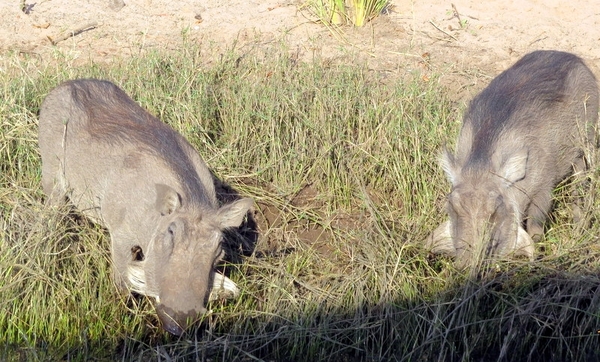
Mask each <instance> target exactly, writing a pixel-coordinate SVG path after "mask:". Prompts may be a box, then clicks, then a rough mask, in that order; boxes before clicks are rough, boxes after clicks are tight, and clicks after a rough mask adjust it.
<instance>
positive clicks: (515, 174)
mask: <svg viewBox="0 0 600 362" xmlns="http://www.w3.org/2000/svg"><path fill="white" fill-rule="evenodd" d="M528 158H529V149H527V148H522V149H520V150H519V151H518V152H515V153H513V154H512V155H511V156H510V157H509V158H507V159H506V160H505V161H504V162H503V163H502V166H501V167H500V172H499V175H500V176H501V177H502V178H504V180H505V181H506V182H507V183H508V185H507V186H512V184H514V183H515V182H517V181H519V180H522V179H524V178H525V175H526V174H527V159H528Z"/></svg>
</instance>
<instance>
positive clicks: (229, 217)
mask: <svg viewBox="0 0 600 362" xmlns="http://www.w3.org/2000/svg"><path fill="white" fill-rule="evenodd" d="M252 205H254V200H252V199H251V198H243V199H240V200H236V201H234V202H232V203H230V204H227V205H223V206H222V207H221V208H220V209H219V211H218V212H217V217H218V220H219V221H220V224H221V228H222V229H226V228H233V227H238V226H240V224H241V223H242V221H244V217H245V216H246V213H247V212H248V210H250V208H251V207H252Z"/></svg>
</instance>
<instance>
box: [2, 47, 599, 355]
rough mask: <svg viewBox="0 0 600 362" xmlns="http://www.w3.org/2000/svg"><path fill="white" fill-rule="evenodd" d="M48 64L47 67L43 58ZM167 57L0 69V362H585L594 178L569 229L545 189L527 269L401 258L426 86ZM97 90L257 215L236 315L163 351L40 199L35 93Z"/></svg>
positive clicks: (164, 338)
mask: <svg viewBox="0 0 600 362" xmlns="http://www.w3.org/2000/svg"><path fill="white" fill-rule="evenodd" d="M56 56H57V58H60V57H61V56H62V55H61V54H58V53H57V54H56ZM211 56H212V54H204V53H203V50H200V49H197V48H194V47H187V48H185V49H183V50H181V51H178V52H170V53H156V54H150V55H147V56H143V57H140V58H133V59H125V60H123V61H122V62H121V63H117V64H113V65H110V66H108V65H98V64H87V65H83V66H74V65H71V63H70V60H69V59H61V61H60V62H57V64H60V65H55V66H46V65H44V64H46V63H42V62H39V61H36V60H33V59H23V58H20V57H18V56H16V55H15V56H11V55H5V56H3V57H2V58H0V62H2V63H1V64H0V65H1V68H2V69H3V70H4V71H3V72H2V73H0V84H2V86H1V87H0V92H1V94H0V120H1V122H2V123H1V128H0V171H1V174H0V216H1V219H0V274H1V277H0V296H2V298H1V300H0V341H2V342H0V359H7V360H58V359H66V360H89V359H121V360H147V359H151V360H207V361H215V360H242V361H250V360H266V361H275V360H286V361H327V360H331V361H340V360H341V361H390V360H401V361H421V360H438V361H482V360H486V361H487V360H506V361H512V360H535V361H538V360H544V361H564V360H570V361H589V360H595V359H598V358H599V357H600V356H599V354H600V352H599V350H598V348H597V342H598V335H597V330H598V328H599V327H600V323H599V322H600V320H599V318H598V311H599V310H600V301H599V300H598V298H599V297H597V295H599V294H598V293H597V291H596V288H597V286H598V285H599V284H600V280H599V278H598V276H597V275H598V267H599V260H600V258H599V256H600V248H599V247H598V243H597V236H596V235H597V234H598V229H599V226H598V222H597V220H598V217H597V215H598V211H597V210H599V208H598V197H597V190H599V189H600V188H599V187H598V186H600V185H598V180H599V177H598V171H597V170H593V171H592V172H591V173H590V179H591V184H592V186H591V191H589V192H588V193H587V194H586V197H587V198H586V202H587V205H586V209H587V215H588V225H585V227H575V226H573V225H570V216H569V208H568V203H569V201H568V194H567V193H566V192H564V191H563V190H561V188H559V190H557V200H558V201H557V203H556V207H555V212H554V213H553V219H552V220H551V223H550V224H549V225H548V230H547V234H546V238H545V240H544V241H543V242H542V243H540V244H539V245H538V250H537V252H538V255H539V256H540V257H539V258H538V259H539V260H537V261H536V262H534V263H525V262H522V261H514V262H506V263H495V264H494V265H492V266H491V267H490V268H488V269H485V270H483V271H482V269H479V270H474V271H471V272H470V273H461V272H457V271H455V270H454V269H453V267H452V264H451V262H450V261H449V260H447V259H444V258H432V257H431V256H429V255H428V254H427V253H426V252H425V251H424V250H422V249H421V247H420V245H421V244H420V243H421V241H422V240H423V239H424V238H425V236H426V235H427V234H428V233H429V232H430V231H431V230H433V228H434V227H435V226H436V225H437V224H438V223H439V222H441V221H442V220H443V217H444V215H443V212H442V205H443V197H444V194H445V192H446V191H447V187H448V186H447V183H446V181H445V179H444V176H443V174H442V172H441V171H440V170H439V167H438V166H437V164H436V159H437V155H438V152H439V150H440V148H441V147H442V145H443V144H445V143H446V142H447V141H449V140H450V141H451V140H453V139H454V135H456V133H457V131H458V127H459V125H460V123H459V114H458V112H457V111H456V107H455V106H454V105H452V104H450V103H449V102H448V101H446V97H445V94H444V90H443V89H441V88H440V87H439V86H437V84H436V81H435V79H432V80H430V81H429V82H422V81H421V80H401V79H400V80H394V81H391V80H389V79H388V80H384V79H383V78H382V77H380V76H379V75H378V74H377V73H373V72H370V71H368V70H367V69H365V68H362V67H360V66H355V65H354V66H341V65H340V66H332V65H329V66H326V65H324V63H321V62H319V61H315V62H314V63H311V64H302V63H296V62H294V61H293V60H291V59H290V58H289V57H288V56H287V55H286V52H285V51H282V50H281V49H277V50H276V51H272V52H268V53H258V52H256V53H251V54H245V55H244V57H240V54H236V53H233V52H232V53H231V54H227V55H226V56H223V57H222V58H221V60H220V61H218V62H215V63H214V64H211V65H207V63H205V62H204V61H203V59H215V58H211ZM76 77H98V78H105V79H109V80H113V81H115V82H116V83H117V84H119V85H120V86H122V87H123V88H124V89H125V90H126V91H127V92H128V93H129V94H131V95H132V97H133V98H134V99H135V100H137V101H138V102H139V103H140V104H141V105H142V106H144V107H145V108H147V109H149V110H150V111H151V112H152V113H154V114H156V115H157V116H159V117H160V118H161V119H163V120H164V121H166V122H168V123H170V124H171V125H172V126H173V127H175V128H176V129H177V130H179V131H180V132H181V133H183V134H184V135H185V136H186V137H187V139H189V140H190V141H191V142H192V143H193V144H194V146H195V147H196V148H197V149H198V150H199V152H200V153H201V154H202V156H203V157H204V158H205V159H206V160H207V163H208V164H209V165H210V166H211V167H212V168H213V170H214V171H215V173H216V174H217V175H218V176H219V177H220V178H222V179H223V180H225V181H226V182H227V183H228V184H230V185H231V186H232V187H234V188H235V189H236V190H237V191H238V192H240V193H241V194H243V195H249V196H252V197H254V198H255V199H256V200H257V214H256V219H257V221H258V224H259V227H260V237H259V239H258V242H257V243H256V245H253V246H252V248H251V250H246V251H247V254H248V255H246V256H243V255H242V256H240V255H238V257H237V259H236V260H237V262H236V263H233V264H230V265H228V266H227V268H228V269H229V270H230V271H231V274H230V275H231V277H232V278H233V279H234V280H235V281H236V282H237V283H238V284H239V286H240V287H241V289H242V295H241V297H240V298H239V299H237V300H235V301H232V302H228V303H221V302H215V303H213V304H212V305H211V309H212V311H211V313H209V314H208V315H206V316H205V317H204V318H203V319H202V320H201V321H198V323H196V324H195V326H194V328H193V329H192V330H191V331H190V333H189V334H188V335H187V336H186V337H185V338H182V339H177V338H174V337H172V336H170V335H168V334H166V333H165V332H163V331H162V330H160V329H159V328H158V327H157V326H158V321H157V320H156V318H155V317H154V313H153V311H152V307H151V305H150V303H149V302H148V301H147V300H145V299H144V298H139V297H136V298H132V297H126V296H120V295H119V294H118V293H117V291H116V289H115V287H114V286H113V285H112V282H111V275H110V256H109V254H108V252H107V250H108V243H109V240H108V236H107V234H106V232H105V231H104V230H103V229H102V228H101V227H99V226H98V225H93V224H91V223H90V222H89V221H87V220H85V219H83V218H81V217H79V216H78V215H77V213H76V212H74V211H73V210H70V209H69V208H68V207H65V208H64V209H60V210H56V209H48V208H47V207H45V206H44V204H43V195H42V193H41V190H40V184H39V181H40V180H39V177H40V159H39V155H38V151H37V141H36V137H37V136H36V132H37V126H36V122H37V111H38V107H39V105H40V103H41V100H42V99H43V97H44V95H45V94H46V93H47V92H48V91H49V90H50V89H51V88H52V87H54V86H55V85H57V84H58V83H60V82H61V81H64V80H66V79H71V78H76Z"/></svg>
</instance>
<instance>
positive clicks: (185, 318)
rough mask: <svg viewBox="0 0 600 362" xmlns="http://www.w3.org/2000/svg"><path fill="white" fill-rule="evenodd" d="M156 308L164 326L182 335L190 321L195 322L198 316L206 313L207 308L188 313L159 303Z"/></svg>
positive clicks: (173, 332)
mask: <svg viewBox="0 0 600 362" xmlns="http://www.w3.org/2000/svg"><path fill="white" fill-rule="evenodd" d="M155 309H156V314H157V315H158V318H159V319H160V321H161V323H162V327H163V328H164V329H165V330H166V331H167V332H169V333H171V334H174V335H176V336H181V335H182V334H183V333H184V332H185V330H186V328H187V326H188V323H189V322H193V321H194V320H195V319H196V318H198V316H200V315H202V314H204V313H206V308H202V309H200V310H198V311H189V312H187V313H182V312H175V311H173V310H172V309H171V308H169V307H166V306H165V305H163V304H157V305H156V306H155Z"/></svg>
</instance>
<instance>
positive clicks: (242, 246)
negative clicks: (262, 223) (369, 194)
mask: <svg viewBox="0 0 600 362" xmlns="http://www.w3.org/2000/svg"><path fill="white" fill-rule="evenodd" d="M211 175H212V177H213V180H214V184H215V192H216V195H217V201H218V202H219V205H225V204H228V203H231V202H233V201H236V200H239V199H241V198H243V196H242V195H240V193H239V192H237V190H235V189H234V188H233V187H231V186H230V185H229V184H227V183H226V182H225V181H223V180H221V179H220V178H218V177H217V176H216V175H215V174H214V173H213V172H212V171H211ZM257 241H258V225H257V223H256V219H255V217H254V210H250V211H248V213H247V214H246V218H245V219H244V222H243V223H242V224H241V225H240V226H239V227H237V228H230V229H227V230H225V231H224V232H223V250H224V251H225V257H224V260H225V261H227V262H230V263H233V264H239V263H241V262H242V259H243V257H244V256H250V255H252V253H253V252H254V249H255V248H256V242H257Z"/></svg>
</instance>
